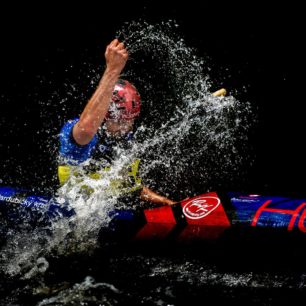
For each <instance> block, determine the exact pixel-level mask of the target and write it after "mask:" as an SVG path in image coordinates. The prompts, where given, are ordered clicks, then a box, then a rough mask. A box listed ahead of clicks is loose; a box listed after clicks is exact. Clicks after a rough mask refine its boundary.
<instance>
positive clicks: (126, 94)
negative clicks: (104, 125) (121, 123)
mask: <svg viewBox="0 0 306 306" xmlns="http://www.w3.org/2000/svg"><path fill="white" fill-rule="evenodd" d="M140 107H141V102H140V95H139V93H138V91H137V89H136V88H135V86H134V85H132V84H131V83H130V82H128V81H126V80H121V79H120V80H118V81H117V82H116V85H115V88H114V91H113V95H112V101H111V103H110V106H109V110H108V113H107V114H106V116H105V119H117V120H129V119H134V118H135V117H137V116H138V115H139V113H140Z"/></svg>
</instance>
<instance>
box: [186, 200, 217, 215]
mask: <svg viewBox="0 0 306 306" xmlns="http://www.w3.org/2000/svg"><path fill="white" fill-rule="evenodd" d="M220 203H221V201H220V199H219V198H217V197H211V196H199V197H197V198H195V199H193V200H190V201H189V202H187V203H186V205H185V206H184V208H183V213H184V215H185V216H186V217H188V218H190V219H201V218H204V217H206V216H207V215H209V214H210V213H211V212H212V211H214V210H215V209H216V208H217V207H218V206H219V205H220Z"/></svg>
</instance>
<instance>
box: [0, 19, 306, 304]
mask: <svg viewBox="0 0 306 306" xmlns="http://www.w3.org/2000/svg"><path fill="white" fill-rule="evenodd" d="M117 37H119V38H120V39H121V40H123V41H124V42H125V44H126V46H127V48H128V49H129V52H130V59H129V63H128V66H127V69H126V71H125V72H124V75H123V78H126V79H128V80H132V82H133V83H134V84H135V85H136V87H137V88H138V89H139V91H140V94H141V96H142V103H143V109H142V116H141V119H140V120H139V122H137V131H136V132H135V143H134V145H133V147H132V148H131V149H129V151H124V150H122V149H121V148H118V152H119V154H118V155H119V157H118V159H117V160H116V161H115V163H114V168H113V170H112V172H110V173H109V174H108V175H107V176H104V177H103V179H101V180H100V181H96V180H90V179H89V178H85V177H84V180H85V181H86V184H87V185H89V186H90V187H91V188H92V190H93V192H92V193H91V194H90V195H87V196H86V197H84V196H82V195H80V188H81V185H82V184H83V183H84V180H83V181H82V183H81V184H73V185H72V186H71V185H70V186H68V185H66V186H64V187H62V188H60V189H59V190H57V191H56V193H55V194H54V197H55V198H56V200H57V201H59V202H61V201H62V199H64V201H66V202H68V203H69V205H70V206H71V207H72V208H73V209H74V211H75V214H74V215H73V216H72V217H70V218H59V219H55V220H53V221H52V222H49V223H46V224H45V225H44V226H39V227H36V228H35V229H32V227H31V225H30V224H29V219H27V218H28V217H26V216H25V217H24V219H23V220H22V222H21V223H22V224H21V226H16V227H14V228H10V229H8V230H6V232H5V234H3V236H5V237H6V239H5V241H3V242H2V245H1V268H0V275H1V280H0V284H1V287H0V297H1V303H2V304H1V305H138V304H139V305H186V304H187V303H190V304H192V305H202V304H205V305H210V304H218V305H223V304H226V305H229V304H230V305H231V304H232V305H246V304H248V305H255V304H256V305H257V304H261V305H279V304H280V303H285V302H289V301H291V303H292V301H293V302H294V301H295V302H296V301H297V300H298V299H300V298H303V297H305V293H304V291H305V286H306V284H305V280H306V274H305V273H304V272H303V271H305V269H304V268H305V267H301V268H300V266H299V264H298V262H299V260H301V255H302V254H303V252H302V250H301V249H299V248H294V247H293V248H292V252H291V253H290V252H288V251H286V252H283V251H284V247H283V246H282V247H280V243H278V244H276V246H275V248H276V250H278V252H276V251H275V250H274V252H273V249H272V248H268V247H267V246H268V244H269V243H265V244H261V243H260V242H258V241H257V243H255V244H254V245H252V244H249V245H248V244H247V243H246V241H244V240H241V241H239V239H238V240H237V241H233V244H230V243H223V244H220V243H215V242H205V243H204V242H203V245H201V246H196V247H194V246H190V245H186V246H181V245H180V246H176V245H172V246H171V247H167V246H166V245H158V244H157V245H154V244H153V245H148V244H147V245H132V246H131V245H126V244H123V245H120V244H119V245H118V244H115V245H112V244H108V243H107V242H106V241H104V240H103V236H102V237H99V239H98V236H99V231H100V228H101V227H107V226H108V224H109V222H110V217H109V215H108V213H109V212H110V211H111V210H112V209H114V208H116V207H117V206H118V205H119V204H118V202H117V199H116V197H112V198H110V197H105V196H104V195H103V193H102V192H101V191H102V190H103V188H105V186H107V184H108V182H109V180H110V179H111V178H113V177H116V176H120V169H122V167H123V166H124V165H125V164H126V163H128V162H129V161H131V159H132V158H134V157H139V158H141V161H142V165H141V176H142V178H143V181H144V182H145V184H146V185H149V186H150V188H152V189H153V190H156V191H158V192H159V193H162V194H164V195H167V196H169V197H170V198H173V199H176V200H178V201H179V200H182V199H184V198H186V197H187V196H189V197H192V196H194V195H198V194H201V193H205V192H209V191H214V190H216V189H220V188H221V189H223V190H229V189H231V188H233V186H235V187H236V188H237V186H238V187H239V186H244V184H245V182H246V181H247V174H248V169H249V168H250V166H251V165H252V163H253V160H254V156H253V155H252V147H251V145H250V144H249V142H248V135H249V132H250V130H251V129H252V127H253V126H254V124H255V123H256V119H255V117H256V110H255V109H254V108H253V107H252V105H251V103H249V102H248V101H239V100H237V99H236V98H235V97H234V96H233V95H231V94H229V95H227V96H225V97H213V96H212V92H214V91H215V90H218V89H219V86H218V85H216V84H215V83H214V82H213V80H211V79H210V77H209V67H207V59H205V58H204V57H201V56H200V55H199V54H198V53H197V50H194V49H193V48H190V47H188V46H187V45H186V43H185V41H184V39H183V38H182V37H181V36H180V34H179V31H178V30H177V25H176V23H175V22H173V21H168V22H162V23H160V24H158V25H156V24H149V23H146V22H144V21H142V22H131V23H127V24H125V25H124V26H123V27H122V28H121V29H120V30H118V32H117ZM93 71H94V69H93ZM94 74H95V75H94V77H93V78H92V84H93V87H94V84H96V81H97V80H98V78H99V74H98V73H94ZM220 87H222V85H221V86H220ZM71 88H73V86H71ZM69 95H70V96H73V95H77V93H76V92H74V91H73V90H71V92H70V93H69ZM66 102H67V99H66V98H63V99H62V100H60V101H58V105H57V106H58V107H62V108H63V110H64V108H65V107H67V106H65V103H66ZM43 106H44V105H43ZM48 107H49V106H48V104H46V105H45V108H46V109H48ZM46 113H47V112H46ZM59 113H60V112H59ZM44 116H45V118H47V116H46V115H44V114H42V117H43V118H44ZM46 126H48V128H49V134H50V135H53V136H52V137H53V138H56V137H57V135H56V134H55V131H57V130H58V127H52V126H51V125H50V123H46ZM46 148H47V150H49V153H50V154H56V153H57V148H54V147H53V146H51V145H50V146H46ZM120 150H121V151H120ZM44 184H45V185H46V186H47V185H48V182H45V183H44ZM120 205H121V207H122V206H123V208H131V207H133V205H138V204H137V203H136V204H135V203H133V204H122V203H121V204H120ZM142 205H143V204H142ZM243 243H246V244H243ZM291 246H292V245H291ZM268 249H269V253H268V252H267V250H268ZM286 249H288V246H286ZM284 254H285V255H284ZM273 256H274V257H273ZM271 257H272V258H274V259H275V260H272V259H271ZM293 304H294V303H293Z"/></svg>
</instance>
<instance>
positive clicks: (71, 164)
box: [58, 39, 175, 205]
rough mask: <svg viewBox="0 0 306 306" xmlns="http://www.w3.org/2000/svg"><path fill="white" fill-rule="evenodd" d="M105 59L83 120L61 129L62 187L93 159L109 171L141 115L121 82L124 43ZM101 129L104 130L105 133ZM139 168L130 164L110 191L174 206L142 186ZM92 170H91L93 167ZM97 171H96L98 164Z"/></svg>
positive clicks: (134, 95)
mask: <svg viewBox="0 0 306 306" xmlns="http://www.w3.org/2000/svg"><path fill="white" fill-rule="evenodd" d="M105 59H106V69H105V71H104V73H103V76H102V78H101V80H100V82H99V85H98V87H97V89H96V91H95V92H94V94H93V95H92V97H91V98H90V100H89V101H88V103H87V105H86V106H85V109H84V110H83V112H82V114H81V116H80V118H79V119H74V120H70V121H68V122H67V123H66V124H65V125H64V126H63V128H62V130H61V133H60V160H61V165H60V166H59V169H58V175H59V179H60V183H61V184H64V183H65V182H67V181H68V179H69V177H71V175H76V176H77V174H75V173H76V172H75V169H76V167H78V166H79V165H81V164H82V163H84V162H86V161H87V160H90V159H91V158H92V159H93V160H99V163H98V164H99V165H98V166H99V167H100V170H101V169H103V170H104V171H105V172H107V171H110V169H111V166H112V161H113V160H114V155H116V154H115V153H118V150H114V147H115V146H117V144H118V143H119V145H121V148H126V147H128V146H129V144H130V143H131V140H132V137H133V124H134V120H135V118H136V117H137V116H138V115H139V113H140V106H141V102H140V96H139V94H138V92H137V90H136V88H135V87H134V86H133V85H132V84H131V83H129V82H128V81H126V80H120V79H119V77H120V73H121V72H122V70H123V68H124V67H125V64H126V62H127V60H128V51H127V50H126V48H125V46H124V44H123V43H122V42H119V41H118V40H117V39H114V40H113V41H112V42H111V43H110V44H109V45H108V46H107V48H106V51H105ZM101 126H103V128H104V130H105V131H104V132H102V133H101V132H100V131H101ZM101 134H102V135H101ZM114 151H116V152H114ZM117 155H118V154H117ZM96 156H98V157H96ZM117 157H118V156H117ZM138 165H139V160H135V161H134V162H133V163H132V164H130V166H129V168H128V169H126V173H125V174H123V175H122V177H123V179H121V180H120V179H119V180H114V181H111V182H110V186H109V188H108V190H113V191H114V193H115V194H117V195H120V196H121V195H124V194H127V193H132V192H136V191H138V192H139V194H140V198H141V199H142V200H146V201H150V202H153V203H155V204H166V205H172V204H174V203H175V202H174V201H172V200H170V199H168V198H166V197H163V196H161V195H159V194H157V193H155V192H153V191H152V190H150V189H149V188H148V187H144V186H142V184H141V179H140V178H139V177H138V175H137V173H138ZM89 168H91V169H90V170H92V168H93V167H92V165H90V167H89ZM94 168H96V169H97V163H95V165H94ZM89 176H90V177H92V178H96V179H99V178H101V171H98V172H94V171H89ZM124 180H125V181H124Z"/></svg>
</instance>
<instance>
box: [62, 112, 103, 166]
mask: <svg viewBox="0 0 306 306" xmlns="http://www.w3.org/2000/svg"><path fill="white" fill-rule="evenodd" d="M78 121H79V119H78V118H76V119H73V120H69V121H68V122H66V123H65V124H64V126H63V127H62V129H61V132H60V134H59V139H60V149H59V153H60V157H61V158H62V159H64V160H65V163H67V164H70V165H79V164H80V163H82V162H84V161H86V160H87V159H89V158H90V157H91V155H92V152H93V150H94V149H95V147H96V145H97V143H98V137H97V135H95V136H94V137H93V139H92V140H91V141H90V142H89V143H88V144H87V145H83V146H82V145H79V144H77V143H76V142H75V140H74V138H73V136H72V129H73V127H74V125H75V124H76V123H77V122H78Z"/></svg>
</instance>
